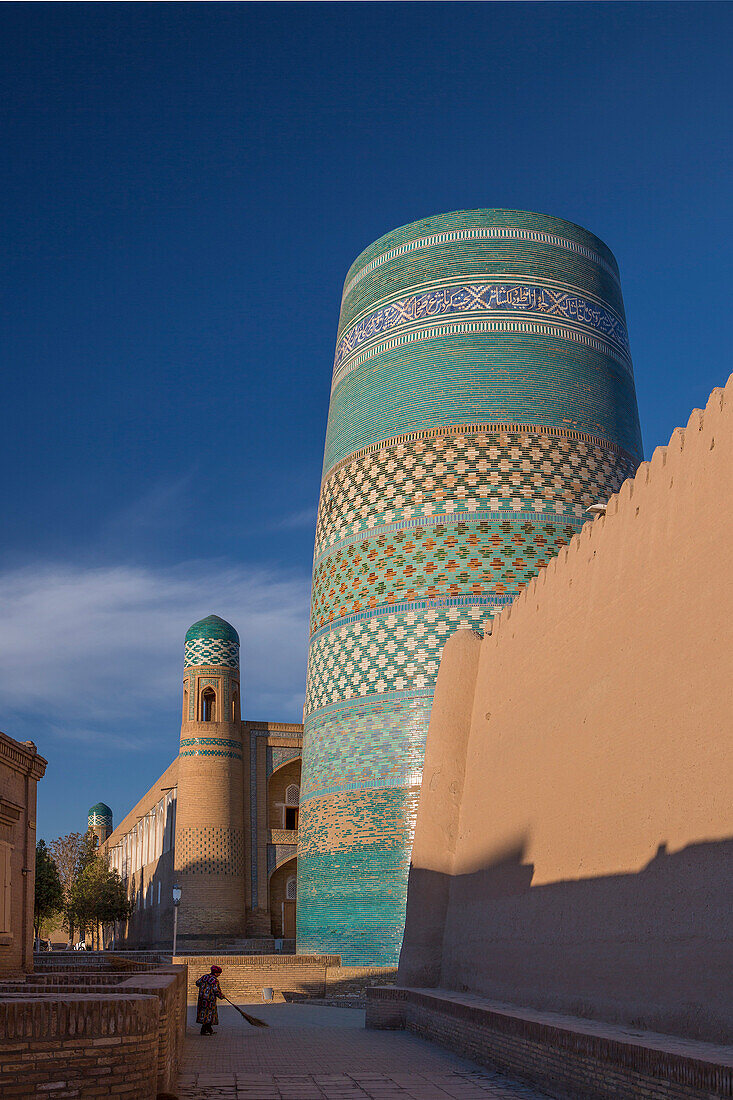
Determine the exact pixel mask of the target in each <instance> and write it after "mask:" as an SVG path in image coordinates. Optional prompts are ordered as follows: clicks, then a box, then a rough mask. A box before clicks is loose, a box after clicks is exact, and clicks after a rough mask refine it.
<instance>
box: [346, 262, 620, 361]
mask: <svg viewBox="0 0 733 1100" xmlns="http://www.w3.org/2000/svg"><path fill="white" fill-rule="evenodd" d="M486 311H494V312H496V311H498V312H500V313H516V312H520V313H532V314H536V315H537V320H547V319H548V318H549V317H556V318H561V319H564V320H566V321H573V322H575V323H577V324H582V325H587V326H588V327H589V328H591V329H593V330H594V331H596V332H598V333H601V334H602V335H603V336H606V337H607V338H608V339H609V340H612V341H613V342H614V343H616V344H617V345H618V346H619V347H620V348H621V349H622V350H623V351H625V352H627V351H628V345H629V340H628V335H627V333H626V326H625V325H624V323H623V321H621V319H620V318H619V317H618V316H617V315H616V314H615V313H614V312H613V311H612V310H611V309H610V308H608V307H607V306H602V305H599V304H598V303H597V302H595V301H593V300H592V299H591V298H587V297H585V296H584V295H581V294H577V293H573V292H568V291H566V290H561V289H559V288H556V287H551V286H542V285H540V284H536V283H513V282H506V283H493V282H482V283H463V284H459V285H458V286H445V287H437V288H436V287H431V288H430V289H428V290H423V291H420V292H419V293H416V294H410V295H408V296H407V297H404V298H401V299H398V300H397V301H394V302H390V303H389V305H386V306H383V307H382V308H380V309H376V310H374V311H373V312H372V313H370V314H368V315H367V316H366V317H364V318H362V320H360V321H357V322H356V323H355V324H353V325H352V326H351V327H350V328H349V329H348V330H347V332H346V333H345V334H344V335H343V336H342V337H341V339H340V340H339V342H338V344H337V345H336V355H335V357H334V373H336V372H337V371H338V369H339V367H340V366H341V363H342V362H343V360H345V359H347V358H348V357H349V356H350V355H352V354H353V353H354V352H355V351H356V350H357V349H358V348H359V347H361V346H362V344H365V343H366V342H367V341H370V340H374V339H379V338H380V337H381V336H382V335H383V334H385V333H387V332H391V331H393V330H394V329H396V328H399V327H401V326H403V325H406V324H410V323H411V322H413V321H419V320H422V319H426V318H430V317H437V316H440V315H445V314H476V313H483V312H486Z"/></svg>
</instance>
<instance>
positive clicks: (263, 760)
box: [89, 615, 303, 950]
mask: <svg viewBox="0 0 733 1100" xmlns="http://www.w3.org/2000/svg"><path fill="white" fill-rule="evenodd" d="M184 650H185V655H184V668H183V685H182V692H183V699H182V714H181V736H180V743H179V751H178V755H177V756H176V758H175V759H174V760H173V761H172V763H171V764H170V766H169V767H168V768H167V769H166V770H165V772H163V774H162V775H161V776H160V778H159V779H157V780H156V781H155V783H153V785H152V786H151V787H150V789H149V790H148V791H146V793H145V794H144V795H143V796H142V798H141V799H140V801H139V802H138V803H137V805H136V806H134V807H133V809H132V810H131V811H130V812H129V813H128V814H127V815H126V817H125V818H124V819H123V820H122V821H121V822H120V824H119V825H118V826H117V828H116V829H114V830H112V811H111V810H110V809H109V807H108V806H106V805H105V804H104V803H97V804H96V805H95V806H93V807H92V808H91V809H90V811H89V828H90V829H92V831H93V832H94V834H95V836H96V837H97V838H98V841H99V847H100V851H101V852H102V853H104V854H106V855H107V856H108V858H109V863H110V866H111V867H112V868H114V869H115V870H116V871H118V872H119V874H120V876H121V878H122V880H123V882H125V883H126V885H127V890H128V896H129V897H130V900H131V902H132V905H133V912H132V916H131V918H130V920H129V922H127V926H126V927H125V928H119V927H118V934H117V944H118V945H125V946H127V947H156V946H161V947H167V948H168V949H170V945H171V941H172V936H173V916H174V907H173V887H174V886H177V887H179V888H180V892H181V898H180V904H179V907H178V928H177V933H178V939H179V942H180V944H181V947H182V948H183V949H184V950H185V948H186V947H193V948H196V947H205V948H216V947H219V948H224V947H234V948H236V947H238V946H239V947H245V946H246V944H245V943H244V941H246V940H251V939H259V940H263V939H264V940H266V939H267V938H269V937H276V938H279V939H291V940H293V939H294V937H295V905H296V881H297V838H298V813H299V800H300V760H301V746H302V733H303V727H302V725H301V724H299V723H282V722H254V721H248V720H242V717H241V711H240V705H241V704H240V701H241V697H242V696H241V678H240V667H239V635H238V634H237V631H236V630H235V629H234V627H233V626H231V625H230V624H229V623H228V622H225V620H224V619H221V618H219V616H218V615H209V616H208V617H207V618H205V619H202V620H201V621H200V622H197V623H194V624H193V626H192V627H191V628H190V629H189V630H188V632H187V633H186V638H185V647H184Z"/></svg>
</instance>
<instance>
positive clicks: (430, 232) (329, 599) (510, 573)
mask: <svg viewBox="0 0 733 1100" xmlns="http://www.w3.org/2000/svg"><path fill="white" fill-rule="evenodd" d="M641 456H642V452H641V435H640V430H639V418H638V412H637V405H636V395H635V390H634V377H633V371H632V365H631V359H630V356H629V344H628V339H627V333H626V325H625V319H624V307H623V302H622V298H621V288H620V285H619V274H618V267H617V265H616V261H615V260H614V258H613V255H612V254H611V252H609V250H608V248H606V246H605V245H604V244H603V243H602V241H600V240H599V239H598V238H597V237H594V236H593V235H592V234H591V233H588V232H587V231H586V230H584V229H581V228H580V227H579V226H577V225H572V224H571V223H569V222H565V221H561V220H559V219H557V218H552V217H548V216H546V215H542V214H531V213H525V212H522V211H515V210H472V211H459V212H456V213H452V214H444V215H440V216H438V217H433V218H427V219H425V220H424V221H420V222H415V223H414V224H412V225H408V226H405V227H403V228H402V229H397V230H395V231H394V232H392V233H389V234H387V236H386V237H382V238H381V239H380V240H378V241H377V242H376V243H375V244H373V245H371V246H370V247H369V248H367V249H366V251H365V252H363V253H362V254H361V256H359V258H358V259H357V260H356V262H355V263H354V265H353V266H352V268H351V270H350V271H349V273H348V275H347V277H346V285H345V287H344V293H343V300H342V306H341V319H340V324H339V330H338V337H337V344H336V358H335V364H334V370H333V384H332V390H331V403H330V410H329V417H328V429H327V435H326V449H325V460H324V465H323V482H322V487H321V498H320V507H319V513H318V523H317V530H316V544H315V557H314V566H313V593H312V604H311V644H310V654H309V662H308V683H307V695H306V709H305V737H304V749H303V779H302V789H301V818H300V836H299V848H298V950H299V951H301V952H310V951H324V952H334V953H339V954H341V956H342V958H343V961H344V963H345V964H368V963H371V964H382V965H390V964H396V962H397V959H398V955H399V950H400V944H401V941H402V933H403V928H404V918H405V902H406V892H407V875H408V869H409V862H410V850H411V845H412V836H413V829H414V823H415V815H416V810H417V800H418V794H419V788H420V778H421V770H422V764H423V753H424V745H425V737H426V733H427V727H428V721H429V718H430V707H431V701H432V692H433V687H434V684H435V678H436V674H437V671H438V664H439V662H440V654H441V650H442V647H443V644H444V642H445V640H446V638H447V637H448V636H449V635H450V634H451V633H453V631H455V630H456V629H457V628H458V627H459V626H460V625H461V624H463V625H468V626H474V627H475V628H477V629H480V626H481V623H482V621H483V620H485V619H486V618H488V617H490V616H491V615H493V614H494V613H495V612H496V611H498V610H500V609H501V608H503V607H504V606H505V605H506V604H508V603H510V602H511V601H512V600H513V599H514V597H515V596H516V595H517V593H518V592H519V590H520V589H521V588H522V587H523V585H525V584H526V583H527V581H528V580H529V579H530V578H531V577H532V576H533V575H534V574H535V573H537V571H538V570H539V569H540V568H541V567H543V566H544V565H545V564H546V563H547V561H548V559H549V558H550V557H552V555H554V554H556V553H557V552H558V549H559V548H560V547H561V546H563V545H564V544H565V543H566V542H567V541H568V540H569V539H570V538H571V537H572V535H573V534H575V533H576V532H577V531H578V530H579V529H580V527H581V526H582V524H583V522H584V521H585V520H586V519H587V518H588V517H587V516H585V515H584V512H585V509H586V508H588V506H589V505H591V504H595V503H597V502H599V501H605V500H606V499H607V498H608V497H609V496H610V495H611V493H613V492H615V491H616V490H617V489H618V488H619V486H620V484H621V482H622V481H624V479H625V478H627V477H629V476H630V475H631V474H633V473H634V471H635V470H636V467H637V465H638V463H639V461H640V460H641Z"/></svg>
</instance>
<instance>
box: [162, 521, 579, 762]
mask: <svg viewBox="0 0 733 1100" xmlns="http://www.w3.org/2000/svg"><path fill="white" fill-rule="evenodd" d="M507 522H512V523H562V524H566V525H567V524H569V525H570V526H572V527H576V528H577V529H578V531H579V530H580V529H581V527H582V526H583V524H585V523H587V522H588V519H587V517H586V518H585V519H583V518H581V517H580V516H573V515H569V514H568V513H566V512H517V511H514V510H513V509H509V508H500V509H496V510H491V511H487V510H484V511H478V510H477V511H475V512H438V513H437V514H435V513H434V514H433V515H430V516H417V517H413V518H411V519H405V520H398V521H397V522H395V523H382V524H380V525H379V526H377V527H364V528H362V530H361V531H356V532H355V533H354V534H353V535H346V536H345V537H344V538H342V539H337V540H336V541H335V542H332V543H331V544H330V545H329V546H326V547H325V549H323V550H320V551H319V552H318V553H317V554H316V557H315V559H314V562H313V567H314V568H315V567H316V566H318V565H320V563H321V562H322V561H323V559H324V558H326V557H328V556H329V554H332V553H333V551H334V550H336V549H337V548H338V549H340V548H341V547H343V546H351V545H352V544H353V543H355V542H366V541H367V540H368V539H373V538H377V537H378V536H379V535H389V534H391V533H392V532H394V531H405V530H415V528H419V527H453V526H455V525H457V524H459V523H460V524H463V523H470V524H477V523H507ZM181 744H183V742H181Z"/></svg>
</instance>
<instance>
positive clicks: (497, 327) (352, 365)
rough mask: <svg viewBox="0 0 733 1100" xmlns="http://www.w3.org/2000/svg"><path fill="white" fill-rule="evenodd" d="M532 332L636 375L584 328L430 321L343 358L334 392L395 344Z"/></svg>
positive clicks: (627, 358) (335, 376) (627, 361)
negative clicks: (598, 356) (565, 342)
mask: <svg viewBox="0 0 733 1100" xmlns="http://www.w3.org/2000/svg"><path fill="white" fill-rule="evenodd" d="M473 332H476V333H482V332H496V333H513V332H522V333H529V334H530V335H532V336H552V337H554V338H555V339H559V340H572V341H574V342H575V343H577V344H583V345H584V346H585V347H588V348H593V349H594V350H595V351H597V352H600V354H601V355H605V356H607V357H608V358H610V359H613V360H614V362H616V363H617V364H618V365H619V366H620V367H621V369H622V370H624V371H625V372H626V373H627V374H629V375H631V377H632V378H633V374H634V371H633V367H632V364H631V358H630V356H629V355H628V354H626V353H625V352H622V351H619V349H618V348H617V347H615V346H614V345H613V344H611V343H609V342H608V341H606V340H601V339H599V338H598V337H597V336H591V335H590V334H589V333H588V332H587V331H586V330H585V329H581V328H570V327H568V326H567V325H556V324H545V323H541V322H539V321H461V322H456V321H440V322H438V323H437V324H436V323H435V322H433V323H431V324H430V325H429V326H428V327H427V328H426V327H425V325H424V324H416V325H412V326H410V328H409V329H408V331H406V332H402V333H400V335H399V336H394V337H393V338H392V339H391V340H382V341H380V342H379V343H376V344H370V345H369V346H368V347H367V348H365V350H364V351H361V352H359V353H358V354H356V355H352V356H351V357H350V358H348V359H344V360H343V361H342V363H341V365H340V366H339V367H338V369H334V372H333V378H332V380H331V393H333V391H334V390H335V389H336V387H337V386H338V385H340V383H341V382H342V381H343V380H344V378H346V377H347V375H349V374H350V373H351V371H352V370H355V369H356V368H357V367H360V366H361V365H362V364H363V363H366V362H368V361H369V360H370V359H374V358H375V357H376V356H377V355H382V354H383V353H384V352H385V351H391V350H392V348H397V347H403V346H404V345H406V344H415V343H418V342H419V341H421V340H434V339H436V337H439V336H459V335H461V334H462V333H473Z"/></svg>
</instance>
